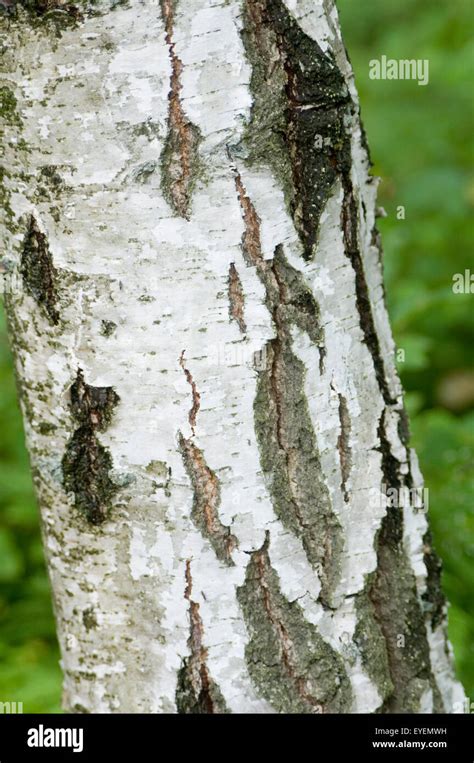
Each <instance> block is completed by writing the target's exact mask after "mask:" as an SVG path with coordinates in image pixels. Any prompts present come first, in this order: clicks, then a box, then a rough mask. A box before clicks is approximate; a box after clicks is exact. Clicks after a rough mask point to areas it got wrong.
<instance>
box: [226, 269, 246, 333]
mask: <svg viewBox="0 0 474 763" xmlns="http://www.w3.org/2000/svg"><path fill="white" fill-rule="evenodd" d="M227 286H228V292H229V315H230V317H231V318H232V320H234V321H236V322H237V325H238V327H239V329H240V332H241V333H242V334H245V333H246V331H247V326H246V324H245V318H244V307H245V297H244V290H243V288H242V282H241V280H240V276H239V274H238V272H237V268H236V267H235V264H234V263H233V262H231V263H230V266H229V276H228V280H227Z"/></svg>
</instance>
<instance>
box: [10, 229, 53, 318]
mask: <svg viewBox="0 0 474 763" xmlns="http://www.w3.org/2000/svg"><path fill="white" fill-rule="evenodd" d="M20 273H21V276H22V278H23V283H24V285H25V289H26V291H27V292H28V293H29V294H30V295H31V296H32V297H33V299H34V300H35V302H36V303H37V304H38V305H39V306H40V307H41V308H42V309H43V310H44V312H45V313H46V315H47V317H48V320H49V321H50V323H52V324H53V325H54V326H57V325H58V323H59V317H60V316H59V311H58V309H57V298H58V297H57V286H56V282H57V277H58V271H57V270H56V268H55V267H54V264H53V258H52V256H51V252H50V251H49V246H48V240H47V238H46V236H45V234H44V233H42V232H41V231H40V229H39V226H38V223H37V221H36V220H35V218H34V217H33V215H31V216H30V219H29V222H28V230H27V232H26V235H25V238H24V241H23V247H22V251H21V261H20Z"/></svg>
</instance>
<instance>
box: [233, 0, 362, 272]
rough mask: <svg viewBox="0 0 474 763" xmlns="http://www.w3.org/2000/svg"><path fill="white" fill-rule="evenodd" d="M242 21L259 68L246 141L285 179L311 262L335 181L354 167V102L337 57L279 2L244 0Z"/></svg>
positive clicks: (245, 38) (257, 158)
mask: <svg viewBox="0 0 474 763" xmlns="http://www.w3.org/2000/svg"><path fill="white" fill-rule="evenodd" d="M244 22H245V26H244V30H243V33H242V37H243V41H244V45H245V49H246V52H247V55H248V57H249V59H250V62H251V64H252V66H253V69H254V71H253V75H252V82H251V89H252V92H253V95H254V107H253V110H252V115H251V123H250V125H249V128H248V131H247V136H246V139H245V141H244V142H247V143H248V144H249V151H250V157H249V158H250V160H251V161H252V162H254V161H257V162H260V163H264V164H270V166H272V168H273V169H274V170H275V172H276V174H277V176H279V177H280V179H282V180H283V187H284V189H285V190H286V196H287V202H288V205H289V209H290V211H291V214H292V217H293V221H294V224H295V227H296V230H297V231H298V234H299V236H300V239H301V243H302V246H303V255H304V258H305V259H307V260H310V259H312V258H313V256H314V252H315V245H316V244H317V240H318V230H319V220H320V217H321V213H322V211H323V209H324V206H325V204H326V201H327V199H328V198H329V196H330V194H331V191H332V189H333V186H334V183H335V181H336V179H337V177H339V176H340V175H342V174H344V173H348V172H349V171H350V167H351V156H350V141H349V139H348V135H347V114H348V111H349V113H350V110H351V108H352V102H351V99H350V95H349V92H348V89H347V86H346V83H345V80H344V77H343V75H342V74H341V72H340V71H339V69H338V68H337V66H336V63H335V61H334V60H333V59H332V57H331V56H329V55H326V54H325V53H323V51H322V50H321V49H320V48H319V46H318V45H317V43H316V42H315V41H314V40H312V39H311V38H310V37H308V36H307V35H306V34H305V33H304V32H303V31H302V29H301V28H300V27H299V25H298V23H297V21H296V20H295V19H294V18H293V17H292V16H291V14H290V12H289V11H288V9H287V8H286V7H285V5H284V4H283V3H282V2H281V0H256V1H255V0H246V2H245V6H244ZM276 68H278V69H279V71H278V72H276V71H275V69H276ZM262 88H263V89H264V92H263V93H262ZM259 90H260V92H258V91H259ZM278 91H279V92H278ZM270 97H273V99H274V103H273V104H269V103H268V100H267V99H269V98H270ZM277 111H279V113H276V112H277ZM257 131H258V132H260V133H261V134H260V136H258V135H255V133H256V132H257ZM265 148H266V149H267V150H265Z"/></svg>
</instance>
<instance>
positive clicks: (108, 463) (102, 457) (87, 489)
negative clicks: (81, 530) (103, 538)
mask: <svg viewBox="0 0 474 763" xmlns="http://www.w3.org/2000/svg"><path fill="white" fill-rule="evenodd" d="M119 402H120V398H119V396H118V395H117V394H116V392H114V390H113V389H112V387H92V386H90V385H89V384H86V383H85V381H84V375H83V372H82V369H79V370H78V372H77V377H76V381H75V382H74V384H73V385H72V387H71V392H70V409H71V413H72V416H73V418H74V419H75V420H76V422H77V423H78V424H79V427H78V429H76V430H75V431H74V433H73V435H72V437H71V439H70V440H69V442H68V444H67V446H66V451H65V453H64V456H63V459H62V472H63V481H64V487H65V488H66V490H67V491H68V492H71V493H74V501H75V505H76V507H77V508H78V509H79V510H80V511H81V512H83V513H84V514H85V516H86V518H87V520H88V521H89V522H90V523H91V524H94V525H99V524H102V523H103V522H104V521H105V520H106V518H107V514H108V510H109V508H110V501H111V499H112V497H113V495H114V493H115V492H116V491H117V490H118V488H117V486H116V485H115V484H114V483H113V482H112V480H111V479H110V476H109V474H110V471H111V469H112V457H111V455H110V453H109V451H108V450H107V449H106V448H105V447H104V446H103V445H101V443H100V442H99V441H98V439H97V436H96V432H103V431H105V429H107V427H108V425H109V423H110V421H111V418H112V415H113V411H114V409H115V407H116V406H117V404H118V403H119Z"/></svg>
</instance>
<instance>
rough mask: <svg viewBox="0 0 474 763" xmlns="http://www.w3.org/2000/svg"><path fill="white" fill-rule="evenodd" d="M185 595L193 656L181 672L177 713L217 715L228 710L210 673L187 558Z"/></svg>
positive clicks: (179, 674)
mask: <svg viewBox="0 0 474 763" xmlns="http://www.w3.org/2000/svg"><path fill="white" fill-rule="evenodd" d="M185 580H186V588H185V592H184V596H185V598H186V599H187V600H188V602H189V621H190V633H189V639H188V646H189V650H190V656H189V657H187V658H185V659H184V660H183V665H182V667H181V669H180V671H179V673H178V685H177V689H176V706H177V710H178V713H196V714H203V713H204V714H214V713H227V712H229V711H228V709H227V707H226V704H225V700H224V697H223V696H222V693H221V691H220V689H219V687H218V685H217V684H216V683H215V681H213V679H212V678H211V676H210V673H209V668H208V666H207V649H206V647H205V646H204V627H203V623H202V619H201V615H200V611H199V604H198V603H197V602H195V601H193V600H192V598H191V595H192V587H193V579H192V576H191V562H190V560H189V559H188V560H187V561H186V572H185Z"/></svg>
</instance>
